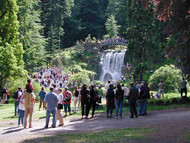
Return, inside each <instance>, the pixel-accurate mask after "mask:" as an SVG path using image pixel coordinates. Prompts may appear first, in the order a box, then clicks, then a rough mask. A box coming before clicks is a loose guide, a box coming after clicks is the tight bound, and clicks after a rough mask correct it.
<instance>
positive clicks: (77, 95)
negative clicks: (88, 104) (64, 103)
mask: <svg viewBox="0 0 190 143" xmlns="http://www.w3.org/2000/svg"><path fill="white" fill-rule="evenodd" d="M78 100H79V90H78V87H77V86H75V90H74V91H73V103H74V113H76V112H77V102H78Z"/></svg>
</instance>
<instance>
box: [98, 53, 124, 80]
mask: <svg viewBox="0 0 190 143" xmlns="http://www.w3.org/2000/svg"><path fill="white" fill-rule="evenodd" d="M124 57H125V50H122V51H105V52H103V53H102V57H101V60H100V66H101V74H100V81H102V82H105V81H108V80H114V81H116V80H118V79H120V77H121V76H122V73H121V69H122V67H123V64H124Z"/></svg>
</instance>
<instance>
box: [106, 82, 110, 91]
mask: <svg viewBox="0 0 190 143" xmlns="http://www.w3.org/2000/svg"><path fill="white" fill-rule="evenodd" d="M110 83H111V82H110V80H108V83H107V84H106V85H105V89H106V91H107V90H108V89H109V86H110Z"/></svg>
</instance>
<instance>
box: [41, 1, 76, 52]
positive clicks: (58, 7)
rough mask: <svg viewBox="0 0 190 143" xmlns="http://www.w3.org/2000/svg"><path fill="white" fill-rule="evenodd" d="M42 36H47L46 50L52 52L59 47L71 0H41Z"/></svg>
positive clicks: (69, 12) (61, 42) (71, 4)
mask: <svg viewBox="0 0 190 143" xmlns="http://www.w3.org/2000/svg"><path fill="white" fill-rule="evenodd" d="M41 5H42V15H41V18H42V24H43V26H44V36H45V37H46V38H48V45H47V48H46V50H47V51H48V52H49V53H53V52H54V51H55V50H57V49H59V50H60V49H61V47H62V45H63V40H62V38H63V35H64V29H63V24H64V19H65V18H66V17H68V16H70V14H71V7H72V6H73V0H64V1H63V0H49V1H46V0H41Z"/></svg>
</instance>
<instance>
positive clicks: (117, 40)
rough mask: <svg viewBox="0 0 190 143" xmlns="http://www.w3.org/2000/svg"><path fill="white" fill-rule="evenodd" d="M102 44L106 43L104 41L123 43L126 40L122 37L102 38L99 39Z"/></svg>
mask: <svg viewBox="0 0 190 143" xmlns="http://www.w3.org/2000/svg"><path fill="white" fill-rule="evenodd" d="M100 42H101V43H102V44H106V43H110V44H112V43H124V44H127V43H128V40H126V39H124V38H117V37H115V38H111V39H104V40H101V41H100Z"/></svg>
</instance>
